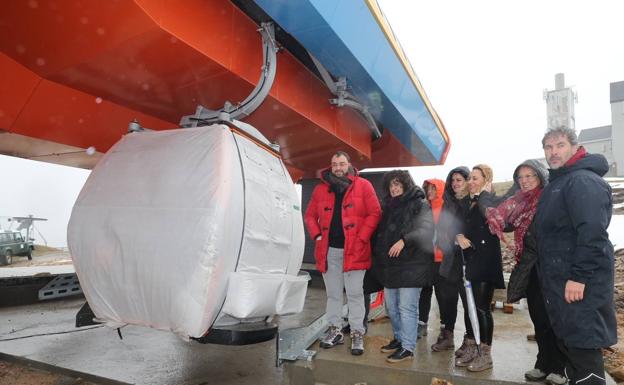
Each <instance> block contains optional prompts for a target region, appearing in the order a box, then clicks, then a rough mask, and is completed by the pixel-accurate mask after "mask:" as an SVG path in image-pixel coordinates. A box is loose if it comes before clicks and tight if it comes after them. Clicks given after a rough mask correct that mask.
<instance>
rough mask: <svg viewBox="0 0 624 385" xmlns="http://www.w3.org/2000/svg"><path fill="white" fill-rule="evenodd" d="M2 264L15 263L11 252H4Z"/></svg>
mask: <svg viewBox="0 0 624 385" xmlns="http://www.w3.org/2000/svg"><path fill="white" fill-rule="evenodd" d="M2 262H3V263H2V264H3V265H10V264H11V263H13V253H12V252H11V250H7V251H5V252H4V260H3V261H2Z"/></svg>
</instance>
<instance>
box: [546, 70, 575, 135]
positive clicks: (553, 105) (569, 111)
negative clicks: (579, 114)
mask: <svg viewBox="0 0 624 385" xmlns="http://www.w3.org/2000/svg"><path fill="white" fill-rule="evenodd" d="M544 100H546V119H547V123H548V125H547V129H548V130H552V129H555V128H561V127H565V128H572V129H574V128H575V127H576V125H575V119H574V104H575V103H576V101H577V98H576V93H575V92H574V91H573V90H572V89H571V88H569V87H566V86H565V76H564V74H562V73H559V74H556V75H555V89H554V90H552V91H544Z"/></svg>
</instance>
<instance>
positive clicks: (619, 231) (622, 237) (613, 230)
mask: <svg viewBox="0 0 624 385" xmlns="http://www.w3.org/2000/svg"><path fill="white" fill-rule="evenodd" d="M607 231H608V232H609V239H610V240H611V243H613V247H614V248H615V250H618V249H624V215H613V216H612V217H611V224H610V225H609V228H608V229H607Z"/></svg>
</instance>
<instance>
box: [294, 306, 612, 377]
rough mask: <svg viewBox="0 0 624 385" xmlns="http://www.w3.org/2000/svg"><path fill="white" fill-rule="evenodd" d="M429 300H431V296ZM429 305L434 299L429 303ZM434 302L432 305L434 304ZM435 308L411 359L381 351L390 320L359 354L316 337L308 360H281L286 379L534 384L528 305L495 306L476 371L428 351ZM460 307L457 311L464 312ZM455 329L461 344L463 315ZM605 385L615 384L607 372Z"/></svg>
mask: <svg viewBox="0 0 624 385" xmlns="http://www.w3.org/2000/svg"><path fill="white" fill-rule="evenodd" d="M432 302H435V300H434V301H432ZM432 305H433V304H432ZM432 307H433V306H432ZM437 313H438V312H437V309H432V311H431V316H430V319H429V328H428V335H427V336H426V337H424V338H423V339H421V340H419V341H418V344H417V346H416V352H415V353H416V354H415V358H414V359H413V360H412V361H404V362H400V363H395V364H390V363H387V362H386V361H385V358H386V356H387V355H388V354H384V353H381V352H380V348H381V346H383V345H385V344H387V343H388V342H389V340H390V337H391V336H392V328H391V326H390V322H389V320H388V319H385V320H382V321H381V322H374V323H371V324H370V326H369V329H368V333H367V335H366V337H365V347H366V351H365V353H364V354H363V355H362V356H359V357H356V356H352V355H351V354H350V352H349V348H350V343H351V342H350V340H349V338H346V340H345V345H342V346H337V347H335V348H331V349H320V348H319V346H318V342H317V343H316V344H315V345H314V346H313V347H312V348H311V349H313V350H316V351H317V354H316V356H315V357H314V359H313V360H312V361H297V362H294V363H289V364H285V365H284V366H285V370H286V373H285V382H284V383H285V384H292V385H314V384H326V385H342V384H345V385H346V384H349V385H352V384H359V383H362V384H366V385H408V384H409V385H418V384H423V385H429V384H430V383H431V379H432V378H433V377H437V378H440V379H444V380H447V381H449V382H451V383H453V384H454V385H475V384H488V385H490V384H491V385H498V384H500V385H503V384H505V385H509V384H536V383H535V382H527V381H525V379H524V372H525V371H527V370H529V369H531V368H533V364H534V363H535V357H536V354H537V344H536V343H535V342H530V341H527V338H526V336H527V334H532V333H533V325H532V323H531V320H530V319H529V315H528V310H526V309H515V310H514V312H513V314H504V313H503V311H502V309H496V310H495V311H494V313H493V315H494V324H495V326H494V339H493V343H492V352H493V353H492V354H493V357H494V368H493V369H491V370H486V371H484V372H480V373H471V372H468V371H467V370H466V369H465V368H457V367H455V365H454V361H453V356H454V354H453V351H447V352H437V353H434V352H432V351H431V349H430V346H431V345H432V344H433V343H435V341H436V339H437V336H438V332H439V330H438V329H439V321H438V317H437V316H436V314H437ZM462 314H463V311H460V313H459V315H462ZM458 321H459V322H458V325H457V327H456V330H455V344H456V347H459V346H460V345H461V342H462V336H463V333H464V330H465V329H464V326H463V319H461V320H460V319H459V317H458ZM608 380H609V381H608V382H607V383H608V384H613V385H615V382H614V381H613V380H612V379H611V378H610V377H609V378H608Z"/></svg>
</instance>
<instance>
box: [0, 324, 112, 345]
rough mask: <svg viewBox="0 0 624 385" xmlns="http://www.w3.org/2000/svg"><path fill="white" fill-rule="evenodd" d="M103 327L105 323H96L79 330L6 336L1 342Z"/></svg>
mask: <svg viewBox="0 0 624 385" xmlns="http://www.w3.org/2000/svg"><path fill="white" fill-rule="evenodd" d="M101 327H104V325H96V326H93V327H90V328H84V329H77V330H66V331H63V332H53V333H41V334H32V335H29V336H22V337H14V338H5V339H1V340H0V342H5V341H15V340H23V339H25V338H31V337H42V336H54V335H58V334H69V333H76V332H82V331H85V330H91V329H97V328H101Z"/></svg>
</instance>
